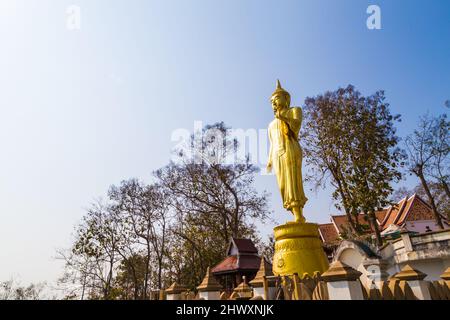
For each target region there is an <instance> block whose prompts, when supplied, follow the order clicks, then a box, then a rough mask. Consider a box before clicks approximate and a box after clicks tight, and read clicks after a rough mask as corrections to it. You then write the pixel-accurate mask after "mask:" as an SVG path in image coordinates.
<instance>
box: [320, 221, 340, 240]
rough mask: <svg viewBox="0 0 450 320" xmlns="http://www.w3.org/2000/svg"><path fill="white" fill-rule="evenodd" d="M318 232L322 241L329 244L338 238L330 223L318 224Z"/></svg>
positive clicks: (334, 228)
mask: <svg viewBox="0 0 450 320" xmlns="http://www.w3.org/2000/svg"><path fill="white" fill-rule="evenodd" d="M319 233H320V236H321V238H322V241H323V242H324V243H328V244H331V243H333V242H335V241H337V240H339V234H338V232H337V230H336V227H335V226H334V224H332V223H326V224H321V225H319Z"/></svg>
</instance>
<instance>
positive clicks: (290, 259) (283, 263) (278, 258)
mask: <svg viewBox="0 0 450 320" xmlns="http://www.w3.org/2000/svg"><path fill="white" fill-rule="evenodd" d="M274 232H275V254H274V256H273V273H274V275H277V276H284V275H293V274H294V273H297V274H298V275H299V276H300V277H302V276H303V275H304V274H305V273H308V274H309V275H310V276H313V274H314V273H315V272H316V271H319V272H320V273H323V272H325V271H326V270H327V269H328V259H327V256H326V255H325V252H324V251H323V248H322V242H321V240H320V236H319V226H318V225H317V224H314V223H297V222H288V223H286V224H284V225H281V226H278V227H276V228H275V229H274Z"/></svg>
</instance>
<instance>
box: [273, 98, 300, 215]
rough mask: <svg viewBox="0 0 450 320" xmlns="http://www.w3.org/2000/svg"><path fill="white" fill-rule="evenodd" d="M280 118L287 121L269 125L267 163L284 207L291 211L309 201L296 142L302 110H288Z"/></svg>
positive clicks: (275, 121) (298, 145) (276, 121)
mask: <svg viewBox="0 0 450 320" xmlns="http://www.w3.org/2000/svg"><path fill="white" fill-rule="evenodd" d="M282 116H284V117H285V118H287V122H285V121H282V120H280V119H274V120H273V121H272V122H271V123H270V124H269V139H270V153H269V159H270V161H271V162H272V168H273V170H275V175H276V177H277V182H278V187H279V189H280V192H281V197H282V199H283V206H284V207H285V208H286V209H287V210H290V211H291V210H292V208H293V207H300V208H303V207H304V205H305V203H306V201H307V200H308V199H307V198H306V196H305V192H304V190H303V180H302V160H303V153H302V149H301V147H300V144H299V141H298V134H299V132H300V127H301V123H302V109H301V108H298V107H294V108H288V109H287V110H284V111H282Z"/></svg>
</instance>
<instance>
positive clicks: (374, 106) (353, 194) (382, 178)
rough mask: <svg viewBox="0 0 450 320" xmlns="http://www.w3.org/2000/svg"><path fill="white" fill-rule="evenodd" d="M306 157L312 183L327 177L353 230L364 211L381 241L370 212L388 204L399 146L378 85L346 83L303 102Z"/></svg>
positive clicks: (399, 156) (396, 172)
mask: <svg viewBox="0 0 450 320" xmlns="http://www.w3.org/2000/svg"><path fill="white" fill-rule="evenodd" d="M305 104H306V105H305V114H306V117H305V126H304V130H303V136H304V150H305V154H306V162H307V164H308V165H309V166H310V168H311V169H312V175H310V176H309V177H311V176H313V177H314V179H315V181H316V184H317V185H318V186H321V185H323V184H324V183H325V182H326V181H328V178H330V179H329V180H331V184H332V186H333V187H334V189H335V190H334V193H333V196H334V198H335V199H336V200H338V201H339V203H338V204H337V207H338V208H341V206H342V207H343V208H344V210H345V213H346V215H347V217H348V219H349V221H350V223H351V226H352V228H354V229H355V231H356V232H358V231H360V229H361V228H360V225H359V221H358V215H359V214H360V213H362V214H364V215H365V216H366V217H367V220H368V221H369V222H370V225H371V227H372V230H373V231H374V233H375V236H376V240H377V244H378V245H381V244H382V239H381V236H380V232H379V228H378V223H377V221H376V216H375V212H376V211H377V210H378V209H381V208H383V207H384V206H386V205H387V204H390V201H389V195H390V194H391V193H392V191H393V189H392V187H391V183H392V182H394V181H398V180H399V179H400V178H401V173H400V171H399V170H398V168H399V166H400V165H401V164H402V159H403V156H402V152H401V150H400V149H399V148H398V147H397V143H398V137H397V136H396V130H395V126H394V124H395V122H397V121H399V119H400V116H393V115H391V113H390V111H389V104H388V103H386V101H385V95H384V92H383V91H379V92H376V93H375V94H373V95H371V96H368V97H365V96H362V95H361V94H360V93H359V92H358V91H357V90H355V88H354V87H353V86H351V85H349V86H348V87H346V88H345V89H343V88H340V89H338V90H336V91H334V92H326V93H325V94H323V95H319V96H317V97H314V98H307V99H306V102H305Z"/></svg>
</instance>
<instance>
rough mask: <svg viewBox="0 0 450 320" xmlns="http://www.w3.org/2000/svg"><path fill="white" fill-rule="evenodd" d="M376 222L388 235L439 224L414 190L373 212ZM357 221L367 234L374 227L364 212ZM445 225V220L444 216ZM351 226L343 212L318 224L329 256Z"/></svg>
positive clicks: (435, 228)
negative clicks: (326, 221) (409, 194)
mask: <svg viewBox="0 0 450 320" xmlns="http://www.w3.org/2000/svg"><path fill="white" fill-rule="evenodd" d="M376 217H377V223H378V226H379V229H380V231H381V236H382V237H384V238H388V239H396V238H399V237H400V233H401V232H406V231H407V232H410V233H412V234H420V233H424V232H433V231H438V230H439V227H438V225H437V224H436V221H435V220H434V216H433V211H432V209H431V207H430V205H428V204H427V203H426V202H425V201H424V200H422V199H421V198H420V197H419V196H418V195H417V194H414V195H412V196H411V197H405V198H404V199H402V200H400V201H399V202H398V203H397V204H395V205H393V206H390V207H388V208H385V209H383V210H380V211H377V212H376ZM358 222H359V224H360V225H361V228H362V234H363V235H368V236H370V235H371V234H373V230H372V228H371V226H370V224H369V222H368V221H367V218H366V216H365V215H363V214H360V215H359V216H358ZM443 223H444V225H445V227H446V228H448V227H449V224H448V221H447V220H446V219H445V217H443ZM352 232H353V229H352V227H351V225H350V223H349V221H348V219H347V216H346V215H335V216H331V223H327V224H321V225H319V233H320V237H321V239H322V242H323V244H324V248H325V252H326V253H327V255H328V257H329V259H330V260H331V259H332V257H333V252H334V251H335V249H336V248H337V246H338V245H339V244H340V243H341V242H342V240H345V239H348V238H351V236H349V235H350V234H351V233H352Z"/></svg>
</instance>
